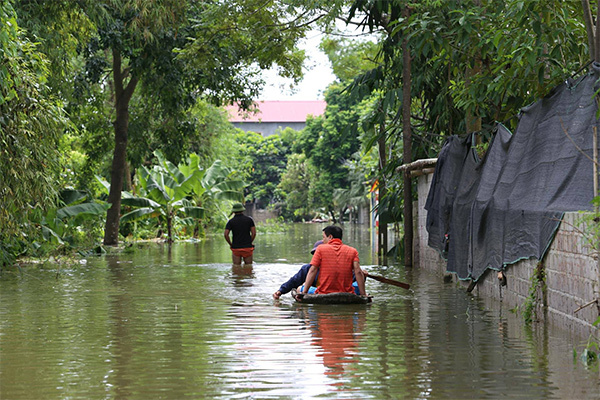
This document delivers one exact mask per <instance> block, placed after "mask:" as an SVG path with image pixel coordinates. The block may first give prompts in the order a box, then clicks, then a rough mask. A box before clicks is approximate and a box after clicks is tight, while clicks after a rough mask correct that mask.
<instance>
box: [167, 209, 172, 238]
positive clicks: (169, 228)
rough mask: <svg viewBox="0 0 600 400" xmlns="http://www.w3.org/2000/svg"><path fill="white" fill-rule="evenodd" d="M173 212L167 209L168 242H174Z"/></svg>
mask: <svg viewBox="0 0 600 400" xmlns="http://www.w3.org/2000/svg"><path fill="white" fill-rule="evenodd" d="M172 229H173V214H172V212H171V211H167V243H169V244H171V243H173V231H172Z"/></svg>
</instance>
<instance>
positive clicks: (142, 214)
mask: <svg viewBox="0 0 600 400" xmlns="http://www.w3.org/2000/svg"><path fill="white" fill-rule="evenodd" d="M159 214H160V210H157V209H154V208H138V209H136V210H133V211H131V212H128V213H127V214H125V215H123V216H121V222H130V221H139V220H141V219H146V218H154V217H157V216H158V215H159Z"/></svg>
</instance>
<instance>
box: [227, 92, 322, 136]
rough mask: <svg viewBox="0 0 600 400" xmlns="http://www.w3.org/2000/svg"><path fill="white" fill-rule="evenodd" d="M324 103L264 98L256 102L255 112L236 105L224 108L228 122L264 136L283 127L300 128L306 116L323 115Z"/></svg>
mask: <svg viewBox="0 0 600 400" xmlns="http://www.w3.org/2000/svg"><path fill="white" fill-rule="evenodd" d="M326 105H327V104H326V103H325V101H324V100H314V101H285V100H271V101H267V100H266V101H259V102H257V103H256V107H257V110H256V112H254V111H240V110H239V108H238V107H237V106H228V107H226V109H227V111H228V112H229V122H231V123H232V124H233V125H234V126H235V127H237V128H240V129H242V130H243V131H245V132H249V131H252V132H258V133H260V134H262V136H264V137H266V136H270V135H274V134H275V133H277V131H278V130H283V129H285V128H292V129H294V130H296V131H299V130H302V129H303V128H304V127H305V126H306V119H307V118H308V116H309V115H312V116H313V117H317V116H319V115H323V113H324V112H325V106H326Z"/></svg>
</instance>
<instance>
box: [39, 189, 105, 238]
mask: <svg viewBox="0 0 600 400" xmlns="http://www.w3.org/2000/svg"><path fill="white" fill-rule="evenodd" d="M59 204H60V205H61V206H60V207H56V208H52V209H50V210H48V211H47V212H46V214H45V215H44V216H43V217H42V218H41V220H40V226H41V230H42V236H43V238H44V240H46V241H47V242H50V243H54V244H59V245H64V244H65V241H68V236H69V233H70V232H71V230H72V229H74V228H75V227H77V226H80V225H81V223H82V222H83V221H84V220H87V219H92V218H95V217H97V216H99V215H103V214H105V213H106V210H108V208H109V207H110V204H108V203H106V202H103V201H100V200H92V201H90V199H89V196H88V193H86V192H84V191H81V190H74V189H63V190H61V191H60V193H59Z"/></svg>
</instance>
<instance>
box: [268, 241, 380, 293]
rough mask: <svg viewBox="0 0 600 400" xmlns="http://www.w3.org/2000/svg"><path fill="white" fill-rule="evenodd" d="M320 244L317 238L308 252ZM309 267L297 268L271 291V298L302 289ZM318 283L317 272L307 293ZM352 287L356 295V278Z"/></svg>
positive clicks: (305, 265)
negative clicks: (294, 272)
mask: <svg viewBox="0 0 600 400" xmlns="http://www.w3.org/2000/svg"><path fill="white" fill-rule="evenodd" d="M322 244H323V241H322V240H318V241H317V242H315V245H314V246H313V249H312V250H311V251H310V254H315V251H316V250H317V247H318V246H320V245H322ZM309 269H310V264H304V265H303V266H302V267H301V268H300V270H298V272H296V274H295V275H294V276H292V277H291V278H290V279H288V281H287V282H285V283H283V284H282V285H281V286H280V287H279V290H277V291H276V292H275V293H273V298H274V299H275V300H279V298H280V297H281V296H282V295H284V294H286V293H289V292H291V291H292V289H298V291H302V289H301V286H302V285H303V284H304V281H306V276H307V275H308V270H309ZM362 273H363V275H364V276H365V278H366V277H367V276H368V273H367V271H365V270H364V269H363V270H362ZM318 284H319V273H318V272H317V276H316V277H315V281H314V285H313V286H311V287H310V288H309V290H308V293H309V294H313V293H315V290H317V288H316V286H318ZM352 287H353V288H354V293H355V294H357V295H360V291H359V289H358V283H356V279H354V281H353V282H352Z"/></svg>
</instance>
